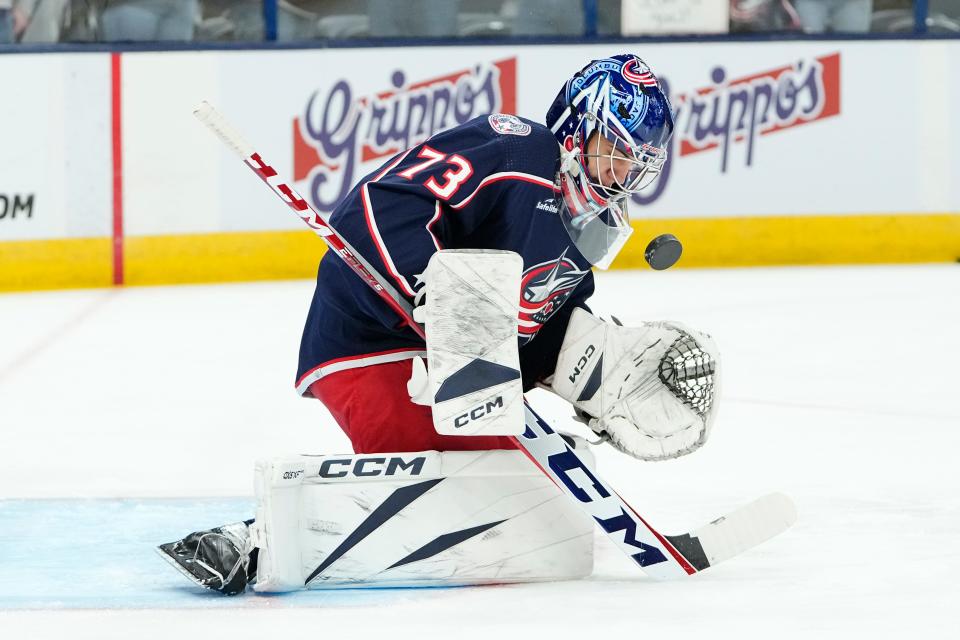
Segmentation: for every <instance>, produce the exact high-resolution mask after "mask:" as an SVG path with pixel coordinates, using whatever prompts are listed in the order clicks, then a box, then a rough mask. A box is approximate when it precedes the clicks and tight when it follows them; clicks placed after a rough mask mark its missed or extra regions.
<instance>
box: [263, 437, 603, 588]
mask: <svg viewBox="0 0 960 640" xmlns="http://www.w3.org/2000/svg"><path fill="white" fill-rule="evenodd" d="M585 455H587V456H588V458H592V456H590V455H589V453H588V452H586V453H585ZM256 494H257V514H256V522H255V523H254V525H253V527H252V528H251V535H252V538H253V542H254V544H255V545H256V546H257V547H259V548H260V555H259V560H258V569H257V582H256V585H255V587H254V588H255V589H256V591H259V592H280V591H294V590H299V589H303V588H334V587H354V588H355V587H364V586H369V587H378V586H454V585H476V584H496V583H507V582H534V581H547V580H567V579H574V578H581V577H584V576H587V575H589V574H590V572H591V571H592V570H593V529H594V524H593V521H592V520H591V519H590V518H589V517H588V516H587V515H585V514H584V513H583V512H582V511H581V510H579V509H577V508H576V506H575V505H573V504H571V503H570V501H569V498H567V496H565V495H564V494H563V493H562V492H561V491H560V490H559V489H558V488H557V487H556V486H555V485H554V484H553V483H552V482H551V481H550V480H549V479H548V478H547V477H546V476H545V475H543V474H542V473H540V472H539V471H538V470H537V469H536V468H535V467H534V466H533V465H532V464H531V463H530V461H529V460H527V459H526V457H525V456H524V455H523V454H522V453H521V452H519V451H476V452H474V451H451V452H443V453H441V452H437V451H424V452H419V453H395V454H371V455H344V456H294V457H289V458H283V459H274V460H266V461H260V462H258V463H257V467H256Z"/></svg>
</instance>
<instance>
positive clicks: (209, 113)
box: [193, 100, 256, 159]
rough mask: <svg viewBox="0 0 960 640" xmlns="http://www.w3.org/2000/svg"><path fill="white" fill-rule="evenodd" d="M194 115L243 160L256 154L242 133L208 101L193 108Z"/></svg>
mask: <svg viewBox="0 0 960 640" xmlns="http://www.w3.org/2000/svg"><path fill="white" fill-rule="evenodd" d="M193 115H194V116H195V117H196V119H197V120H199V121H200V122H202V123H203V124H204V125H206V127H207V128H208V129H210V130H211V131H212V132H214V133H215V134H217V136H218V137H219V138H220V139H221V140H222V141H223V142H224V144H226V145H227V146H228V147H230V148H231V149H233V150H234V152H235V153H236V154H237V155H239V156H240V157H241V158H244V159H246V158H249V157H250V156H252V155H253V154H254V153H256V150H255V149H254V148H253V146H252V145H251V144H250V143H249V142H247V141H246V140H245V139H244V138H243V136H241V135H240V132H239V131H237V130H236V129H234V128H233V126H232V125H231V124H230V123H229V122H227V121H226V119H225V118H224V117H223V116H222V115H220V112H219V111H217V110H216V109H214V108H213V106H212V105H211V104H210V103H209V102H207V101H206V100H204V101H203V102H201V103H200V104H198V105H197V106H196V107H194V108H193Z"/></svg>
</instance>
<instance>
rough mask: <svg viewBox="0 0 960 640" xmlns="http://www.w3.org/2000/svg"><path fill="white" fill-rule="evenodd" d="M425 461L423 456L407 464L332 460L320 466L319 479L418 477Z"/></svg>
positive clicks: (397, 460)
mask: <svg viewBox="0 0 960 640" xmlns="http://www.w3.org/2000/svg"><path fill="white" fill-rule="evenodd" d="M426 461H427V459H426V458H425V457H423V456H420V457H417V458H413V459H412V460H410V461H409V462H407V461H405V460H404V459H403V458H399V457H394V458H340V459H337V458H332V459H329V460H324V461H323V462H322V463H321V464H320V472H319V473H318V474H317V475H318V476H320V477H321V478H345V477H347V476H348V475H349V476H355V477H358V478H372V477H374V476H394V475H398V474H400V475H409V476H418V475H420V473H421V472H422V471H423V465H424V463H425V462H426Z"/></svg>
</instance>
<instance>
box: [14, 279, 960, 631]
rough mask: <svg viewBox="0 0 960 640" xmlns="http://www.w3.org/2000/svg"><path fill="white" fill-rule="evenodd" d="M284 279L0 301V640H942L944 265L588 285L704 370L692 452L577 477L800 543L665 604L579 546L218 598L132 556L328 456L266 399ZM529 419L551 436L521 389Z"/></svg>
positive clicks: (953, 434) (951, 456) (243, 509)
mask: <svg viewBox="0 0 960 640" xmlns="http://www.w3.org/2000/svg"><path fill="white" fill-rule="evenodd" d="M311 290H312V283H310V282H284V283H259V284H244V285H217V286H196V287H151V288H130V289H119V290H90V291H71V292H50V293H29V294H7V295H0V336H2V339H0V435H2V440H0V443H2V444H0V461H2V464H0V638H3V639H4V640H6V639H8V638H46V637H51V638H52V637H70V638H87V637H89V638H121V637H122V638H137V639H140V638H174V637H177V638H179V637H184V638H192V637H253V636H255V635H262V636H276V635H277V634H284V635H290V634H312V635H316V636H318V637H320V636H329V635H337V636H342V635H349V636H351V637H355V636H359V637H367V636H373V635H378V636H382V635H384V634H385V633H389V634H390V635H391V636H400V637H418V638H435V637H450V636H455V637H456V638H457V640H461V639H464V638H474V637H476V638H479V637H485V638H488V637H489V636H490V634H491V633H502V634H507V635H510V636H512V635H519V634H520V633H531V634H533V633H537V632H538V631H541V632H542V633H544V635H545V634H546V633H549V635H550V636H551V637H590V638H595V637H604V636H605V635H606V634H609V633H630V634H631V636H642V635H644V634H658V635H662V636H668V637H670V638H685V637H695V636H696V637H700V638H704V637H711V638H733V637H736V638H753V637H776V638H794V637H795V638H801V637H802V638H808V637H812V636H813V635H814V634H818V635H820V636H821V637H838V638H839V637H844V638H861V637H870V638H899V637H902V636H904V635H909V637H914V638H948V637H950V638H952V637H956V631H952V630H951V629H954V627H956V626H957V623H956V621H957V613H956V607H957V604H958V603H960V589H958V587H957V586H956V577H955V576H956V574H957V572H958V570H960V551H958V550H957V549H958V542H960V472H958V470H957V468H956V462H955V460H956V458H957V455H958V450H960V407H958V403H957V396H958V393H960V391H958V382H957V375H958V374H957V372H958V368H957V362H958V360H960V334H958V331H957V327H958V326H960V267H957V266H955V265H936V266H932V265H931V266H898V267H893V266H891V267H856V268H792V269H750V270H716V271H711V270H689V271H683V270H681V271H668V272H662V273H653V272H642V273H639V272H638V273H625V272H613V273H603V274H599V276H598V293H597V296H596V297H595V298H594V302H593V307H594V309H595V311H598V312H600V313H613V314H614V315H617V316H618V317H619V318H620V319H621V320H623V321H624V322H625V323H630V322H635V321H639V320H641V319H651V320H652V319H676V320H681V321H683V322H685V323H687V324H689V325H691V326H693V327H697V328H702V329H704V330H706V331H708V332H710V333H712V334H713V335H714V337H715V338H716V339H717V342H718V344H719V345H720V348H721V351H722V353H723V358H724V359H723V365H724V381H723V382H724V384H723V388H722V400H721V405H720V409H721V411H720V415H719V418H718V421H717V424H716V425H715V428H714V432H713V436H712V438H711V440H710V442H709V443H708V444H707V446H706V447H705V448H704V449H703V450H701V451H699V452H697V453H695V454H694V455H691V456H688V457H687V458H683V459H680V460H675V461H671V462H665V463H656V464H650V463H640V462H637V461H634V460H631V459H629V458H627V457H625V456H623V455H620V454H618V453H616V452H615V451H613V450H609V449H608V448H606V447H602V448H599V449H598V450H597V457H598V463H599V465H600V469H601V471H602V472H603V474H604V477H605V478H606V479H607V480H608V481H609V482H610V483H611V484H613V485H614V486H616V487H617V488H618V490H619V491H620V492H621V493H622V494H623V495H624V497H625V498H626V499H627V500H628V501H629V502H630V503H631V504H633V506H635V507H636V508H638V509H639V510H641V512H643V513H644V514H645V515H648V516H649V519H650V521H651V522H652V524H654V526H656V527H657V528H658V529H660V530H661V531H663V532H665V533H671V534H672V533H680V532H682V531H686V530H690V529H692V528H694V527H696V526H699V525H701V524H703V523H705V522H707V521H709V520H711V519H713V518H715V517H717V516H719V515H721V514H722V513H724V512H726V511H729V510H731V509H733V508H735V507H736V506H739V505H741V504H744V503H747V502H750V501H751V500H753V499H755V498H756V497H758V496H760V495H762V494H765V493H768V492H771V491H783V492H784V493H786V494H788V495H790V496H791V497H793V499H794V500H795V501H796V502H797V505H798V508H799V512H800V519H799V522H798V523H797V525H796V526H795V527H794V528H793V529H791V530H790V531H788V532H787V533H785V534H783V535H781V536H780V537H778V538H776V539H774V540H772V541H770V542H767V543H765V544H764V545H762V546H760V547H758V548H757V549H755V550H753V551H750V552H747V553H746V554H744V555H743V556H740V557H737V558H734V559H732V560H729V561H728V562H726V563H724V564H722V565H720V566H718V567H714V568H712V569H710V570H708V571H706V572H704V573H703V574H700V575H697V576H694V577H693V578H692V579H690V580H686V581H683V582H673V583H656V582H653V581H651V580H649V579H647V578H645V577H644V576H643V575H642V574H641V573H639V572H638V571H637V570H636V569H635V568H634V567H633V566H632V565H631V564H630V563H629V562H628V561H626V560H625V559H624V558H623V557H622V556H621V555H620V552H619V551H617V550H616V549H615V548H613V547H612V546H610V545H609V544H608V543H606V542H605V541H604V540H602V539H600V538H598V555H597V568H596V571H595V574H594V576H593V577H592V578H591V579H589V580H584V581H579V582H567V583H555V584H541V585H514V586H502V587H485V588H462V589H400V590H375V591H371V590H368V591H362V590H354V591H336V592H310V593H302V594H293V595H288V596H275V597H262V596H255V595H252V594H249V595H245V596H242V597H238V598H232V599H227V598H221V597H218V596H216V595H214V594H209V593H203V592H201V591H200V590H198V589H194V588H193V587H192V586H190V584H189V583H188V582H187V581H186V580H185V579H183V578H182V577H181V576H180V575H179V574H177V573H175V572H174V571H172V570H171V569H170V568H169V567H168V566H167V565H165V564H164V563H163V562H162V561H161V560H160V559H159V558H158V557H156V556H155V554H154V552H153V550H152V546H153V545H154V544H157V543H160V542H166V541H168V540H171V539H173V538H175V537H179V536H180V535H182V534H185V533H187V532H189V531H190V530H192V529H196V528H202V527H207V526H211V525H214V524H218V523H220V522H221V521H223V522H225V521H227V520H233V519H238V518H240V517H243V516H245V515H247V513H248V512H249V505H250V504H251V502H250V498H249V496H250V494H251V491H252V489H251V486H250V485H251V480H252V463H253V460H254V459H255V458H256V457H258V456H264V455H274V454H283V453H291V452H293V453H297V452H310V453H336V452H344V451H347V450H348V443H347V441H346V439H345V438H344V436H343V435H342V434H341V433H340V432H339V430H338V429H337V427H336V425H335V424H334V423H333V422H332V420H331V419H330V417H329V416H328V415H327V414H326V412H325V411H324V410H323V409H322V408H321V406H320V405H319V403H317V402H315V401H311V400H303V399H300V398H298V397H297V396H296V395H295V394H294V392H293V377H294V373H295V368H296V353H297V345H298V343H299V337H300V330H301V326H302V320H303V316H304V314H305V312H306V309H307V305H308V302H309V296H310V293H311ZM531 402H532V403H533V405H534V406H535V407H536V408H537V409H538V411H539V412H540V413H541V414H543V415H544V417H545V418H546V419H548V420H549V421H551V422H552V423H553V424H554V426H560V427H566V428H570V429H572V430H576V427H575V426H573V425H572V424H571V422H570V420H569V418H568V414H569V411H568V410H567V409H566V408H565V407H564V405H563V403H562V401H559V400H557V399H555V398H553V397H551V396H549V395H547V394H545V393H544V392H539V391H538V392H534V393H533V394H531Z"/></svg>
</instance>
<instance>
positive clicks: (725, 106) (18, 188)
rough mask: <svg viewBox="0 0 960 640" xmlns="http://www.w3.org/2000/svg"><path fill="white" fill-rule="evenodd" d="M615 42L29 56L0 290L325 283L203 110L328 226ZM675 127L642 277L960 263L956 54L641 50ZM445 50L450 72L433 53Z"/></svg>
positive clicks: (890, 49) (839, 45)
mask: <svg viewBox="0 0 960 640" xmlns="http://www.w3.org/2000/svg"><path fill="white" fill-rule="evenodd" d="M621 48H624V46H623V45H619V44H618V45H611V44H596V45H576V46H546V45H539V46H533V45H531V46H521V47H517V46H510V47H502V46H489V47H442V48H437V47H432V48H416V47H413V48H402V49H384V48H369V49H326V50H277V51H271V50H267V51H265V50H257V51H186V52H128V53H84V54H78V53H71V54H55V53H50V54H35V55H16V56H12V55H11V56H3V57H0V78H2V79H3V81H4V83H5V85H6V86H10V87H17V100H15V101H12V102H11V103H10V104H8V105H7V108H8V110H10V115H9V117H7V118H5V119H4V121H3V122H0V140H3V143H4V151H5V153H3V154H0V175H2V176H3V178H4V179H3V181H2V183H0V290H13V289H39V288H61V287H88V286H109V285H111V284H161V283H176V282H203V281H228V280H255V279H273V278H301V277H311V276H313V275H314V273H315V270H316V263H317V259H318V258H319V256H320V255H321V254H322V244H321V243H320V242H319V241H318V240H317V239H316V238H314V237H313V235H312V234H311V233H310V232H309V231H303V230H301V228H300V226H299V225H300V222H299V221H298V220H296V219H295V218H293V217H291V216H289V214H287V213H286V212H285V211H283V210H282V208H281V207H279V206H278V205H277V204H276V203H275V202H274V201H273V199H272V196H271V194H270V193H269V192H267V191H264V190H263V188H262V186H261V185H259V184H258V183H257V181H255V180H252V179H251V178H250V176H248V175H247V174H246V172H245V171H244V169H243V167H242V166H239V165H238V164H237V163H236V161H235V160H234V159H233V158H231V157H229V156H228V155H227V153H226V152H224V151H223V150H222V149H221V148H220V147H219V146H218V144H217V142H216V140H214V139H213V138H212V136H209V135H208V134H207V133H206V132H205V131H203V130H202V128H201V127H200V126H199V125H198V124H197V123H196V122H195V121H194V120H193V118H192V117H191V110H192V108H193V106H194V105H195V104H196V103H197V102H199V101H200V100H203V99H206V100H209V101H210V102H211V103H213V104H215V105H216V106H217V107H218V108H219V109H220V110H221V111H222V112H223V113H224V114H225V115H226V116H228V117H229V118H230V119H231V120H232V121H233V122H234V123H235V124H236V125H237V126H238V127H239V128H240V129H241V130H242V131H243V132H244V133H245V134H246V136H247V137H248V138H250V139H251V140H252V141H253V142H254V144H256V145H258V146H260V147H261V148H262V149H263V150H264V152H265V153H269V155H270V157H271V158H274V159H275V160H274V161H275V163H276V164H277V165H278V168H279V169H280V170H281V171H282V172H284V173H286V174H288V175H291V176H292V177H293V179H294V180H295V182H296V185H297V187H298V189H299V190H300V191H301V192H302V193H303V194H304V195H305V196H307V197H308V198H309V199H310V200H311V201H312V203H313V204H314V205H315V206H316V207H317V208H319V209H321V210H330V209H332V208H333V207H334V206H335V205H336V203H337V202H338V201H339V200H340V199H341V198H342V197H343V195H344V194H345V193H346V191H347V190H348V189H349V188H350V186H351V185H352V184H354V183H355V182H356V181H357V180H358V179H359V178H361V177H362V176H363V175H365V174H367V173H368V172H370V171H372V170H373V169H375V168H376V167H377V166H379V165H380V164H381V163H383V162H384V161H385V160H386V159H388V158H389V157H391V156H392V155H393V154H394V153H396V152H398V151H400V150H402V149H405V148H407V147H409V146H412V145H414V144H417V143H418V142H420V141H422V140H424V139H425V138H426V137H428V136H429V135H431V134H432V133H434V132H436V131H439V130H442V129H445V128H449V127H452V126H455V125H457V124H458V123H460V122H463V121H466V120H468V119H470V118H472V117H475V116H477V115H482V114H486V113H490V112H499V111H502V112H509V113H517V114H520V115H523V116H526V117H529V118H531V119H535V120H542V116H543V110H544V107H545V106H546V105H547V103H548V102H549V101H550V100H551V99H552V98H553V96H554V95H556V92H557V90H558V88H559V87H560V86H561V85H562V83H563V81H564V80H565V78H566V77H567V76H568V75H569V74H570V72H571V71H572V70H575V69H577V68H579V67H580V66H582V64H583V62H584V61H586V60H588V59H590V58H592V57H601V56H604V55H608V54H610V53H612V52H614V51H615V50H619V49H621ZM631 48H632V49H633V50H635V51H636V52H637V53H639V54H640V55H641V56H642V57H644V58H645V59H646V61H647V62H649V63H650V65H651V66H652V67H653V68H654V69H655V70H656V71H657V72H659V74H660V77H661V80H662V81H663V82H664V83H665V84H666V88H667V90H668V91H669V93H670V95H671V99H672V102H673V104H674V107H675V109H676V111H677V132H676V135H675V136H674V139H673V142H672V145H673V148H672V149H671V161H670V164H669V170H668V171H667V172H666V174H665V175H664V176H663V177H662V178H661V179H660V181H659V182H658V184H657V185H656V186H655V187H654V188H653V189H652V190H651V191H649V192H647V193H645V194H644V196H643V198H640V199H638V201H636V202H634V203H633V205H632V211H631V213H632V217H633V219H634V220H635V221H636V222H635V226H636V228H637V233H636V236H637V237H636V238H635V240H634V241H633V242H631V243H630V244H628V246H627V248H626V249H625V251H624V253H623V255H621V257H620V258H619V259H618V260H617V262H616V263H615V264H614V266H615V267H619V268H633V267H642V266H644V264H643V258H642V252H643V248H644V247H645V245H646V242H647V241H648V240H649V239H650V238H651V237H653V236H654V235H656V234H659V233H664V232H672V233H675V234H676V235H678V236H679V237H680V238H681V239H682V240H683V241H684V245H685V253H684V257H683V259H682V260H681V262H680V263H679V266H742V265H769V264H835V263H875V262H938V261H952V260H955V259H957V257H958V256H960V181H957V180H956V179H955V177H956V175H957V172H958V169H960V159H958V154H960V129H958V128H957V127H956V126H955V125H954V124H953V121H952V118H951V113H952V112H953V111H954V110H955V109H954V107H955V106H956V105H960V87H958V86H957V85H956V83H949V82H945V79H947V78H951V77H957V76H960V42H950V41H926V42H922V41H921V42H918V41H896V42H890V41H884V42H873V43H872V42H855V41H843V42H839V41H837V42H830V41H804V42H780V43H777V42H769V43H671V44H664V43H659V44H638V45H635V46H633V47H631ZM438 53H442V55H438Z"/></svg>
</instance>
